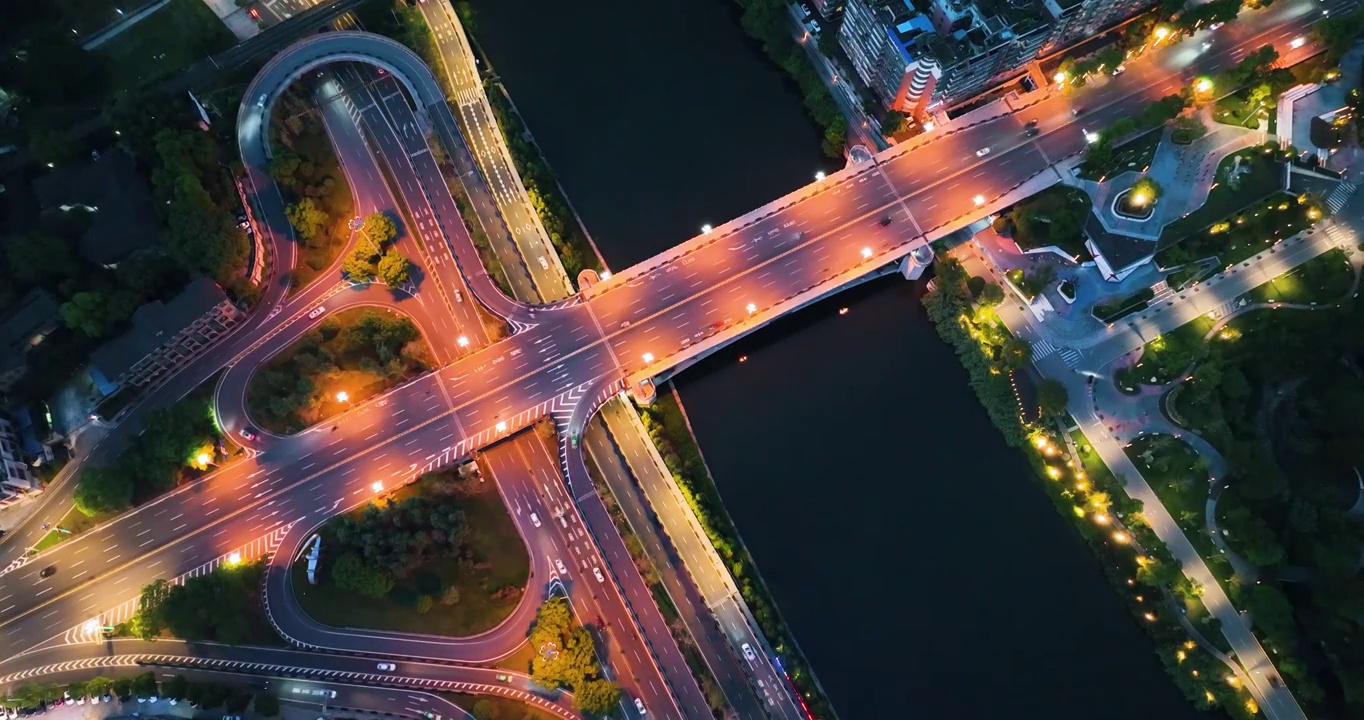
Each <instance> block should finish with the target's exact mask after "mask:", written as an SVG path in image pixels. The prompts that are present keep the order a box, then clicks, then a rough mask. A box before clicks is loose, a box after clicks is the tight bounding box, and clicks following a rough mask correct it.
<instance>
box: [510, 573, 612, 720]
mask: <svg viewBox="0 0 1364 720" xmlns="http://www.w3.org/2000/svg"><path fill="white" fill-rule="evenodd" d="M530 645H531V649H532V650H533V651H534V652H535V658H534V659H533V660H532V661H531V677H532V678H533V679H534V680H535V682H536V683H537V684H539V685H542V686H544V687H547V688H560V687H564V688H569V689H571V690H573V692H574V699H575V700H576V701H577V703H578V708H579V709H580V710H582V711H584V712H588V713H593V714H604V713H606V712H608V711H609V710H610V709H611V708H612V707H614V706H615V704H616V703H617V702H619V701H620V688H619V687H617V686H616V684H615V683H614V682H611V681H610V680H607V679H606V678H605V677H603V676H602V673H601V666H600V665H599V664H598V663H597V655H596V647H595V646H594V644H593V640H592V634H591V633H590V632H588V631H587V628H585V627H583V626H581V625H579V624H578V623H577V621H576V620H574V618H573V612H572V610H570V609H569V606H568V602H567V601H566V600H564V599H563V598H559V597H556V598H551V599H550V600H548V601H546V602H545V604H544V605H542V606H540V611H539V613H538V614H537V615H536V617H535V624H534V625H532V626H531V630H530Z"/></svg>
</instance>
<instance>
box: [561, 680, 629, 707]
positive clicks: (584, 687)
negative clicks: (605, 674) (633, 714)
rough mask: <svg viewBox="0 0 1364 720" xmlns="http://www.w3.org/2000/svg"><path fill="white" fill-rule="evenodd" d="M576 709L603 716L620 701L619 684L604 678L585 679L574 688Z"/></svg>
mask: <svg viewBox="0 0 1364 720" xmlns="http://www.w3.org/2000/svg"><path fill="white" fill-rule="evenodd" d="M573 696H574V699H575V700H577V702H578V709H579V710H582V711H583V712H585V713H591V714H593V715H601V716H605V715H607V714H608V713H610V712H611V710H612V709H613V708H615V707H616V705H617V704H618V703H620V686H619V685H616V684H615V683H613V682H611V681H610V680H605V679H596V680H586V681H584V682H583V683H581V685H580V686H579V687H577V688H575V689H574V694H573Z"/></svg>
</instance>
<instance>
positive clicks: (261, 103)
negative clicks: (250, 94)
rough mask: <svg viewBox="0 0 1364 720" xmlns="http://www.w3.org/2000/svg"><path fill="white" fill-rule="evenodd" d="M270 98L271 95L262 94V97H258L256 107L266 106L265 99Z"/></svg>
mask: <svg viewBox="0 0 1364 720" xmlns="http://www.w3.org/2000/svg"><path fill="white" fill-rule="evenodd" d="M269 99H270V96H269V95H261V96H260V97H258V98H256V107H258V108H263V107H265V101H266V100H269Z"/></svg>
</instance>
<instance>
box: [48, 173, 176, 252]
mask: <svg viewBox="0 0 1364 720" xmlns="http://www.w3.org/2000/svg"><path fill="white" fill-rule="evenodd" d="M33 190H34V193H35V194H36V195H37V196H38V203H39V204H40V205H41V206H42V207H43V209H44V210H47V211H53V212H56V211H61V210H62V209H63V208H66V209H67V210H68V211H71V212H83V210H81V209H80V208H81V207H82V206H83V207H85V208H93V209H94V214H93V222H92V223H91V226H90V229H89V230H87V231H86V232H85V234H84V235H83V236H82V237H81V239H80V252H81V255H82V256H83V257H85V258H86V259H87V260H89V261H90V262H93V263H96V264H99V265H112V264H115V263H118V262H119V261H120V260H123V259H124V258H126V257H127V256H128V255H130V254H131V253H132V252H133V251H134V250H138V249H141V248H145V247H150V246H151V245H153V244H155V243H156V241H157V236H158V233H159V229H158V226H157V221H156V212H155V208H154V207H153V205H152V195H151V190H150V188H148V186H147V181H146V180H145V179H144V178H143V177H142V175H141V173H139V172H138V170H137V163H136V162H135V161H134V160H133V158H132V156H131V155H129V154H128V153H126V152H124V151H123V150H121V149H117V148H113V149H110V150H108V151H106V152H104V153H103V154H101V155H100V156H99V159H97V160H96V159H89V160H84V161H80V162H73V163H69V164H66V165H63V166H60V167H58V168H57V169H56V170H54V171H53V172H52V173H50V174H48V175H45V176H43V177H40V178H38V179H37V180H35V181H34V182H33Z"/></svg>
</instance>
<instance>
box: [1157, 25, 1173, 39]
mask: <svg viewBox="0 0 1364 720" xmlns="http://www.w3.org/2000/svg"><path fill="white" fill-rule="evenodd" d="M1167 37H1170V28H1167V27H1165V26H1164V25H1162V26H1160V27H1158V28H1156V40H1164V39H1165V38H1167Z"/></svg>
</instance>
